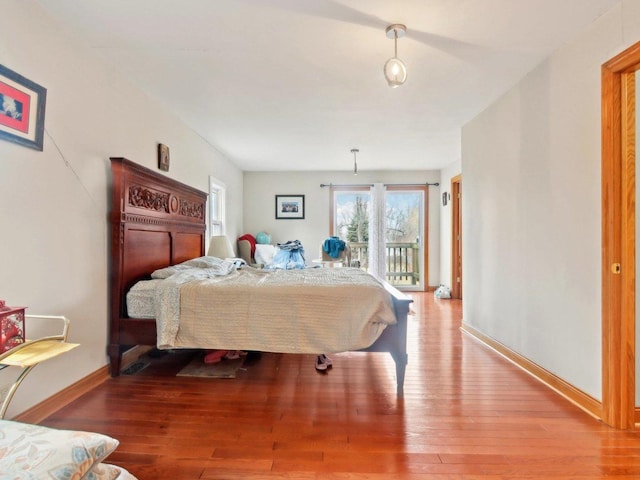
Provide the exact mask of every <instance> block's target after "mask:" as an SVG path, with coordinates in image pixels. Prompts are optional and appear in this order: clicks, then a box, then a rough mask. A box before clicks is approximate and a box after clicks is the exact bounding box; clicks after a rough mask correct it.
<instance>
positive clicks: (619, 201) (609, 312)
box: [602, 42, 640, 429]
mask: <svg viewBox="0 0 640 480" xmlns="http://www.w3.org/2000/svg"><path fill="white" fill-rule="evenodd" d="M639 68H640V42H639V43H637V44H635V45H633V46H632V47H630V48H628V49H627V50H625V51H623V52H622V53H620V54H619V55H617V56H616V57H614V58H613V59H611V60H609V61H608V62H606V63H605V64H604V65H603V66H602V420H603V421H604V422H605V423H607V424H609V425H611V426H613V427H615V428H621V429H632V428H634V422H635V243H636V241H635V113H634V112H635V71H636V70H638V69H639ZM629 102H632V103H629ZM617 264H619V265H620V271H619V273H615V272H614V270H615V265H617Z"/></svg>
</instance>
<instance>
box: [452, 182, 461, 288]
mask: <svg viewBox="0 0 640 480" xmlns="http://www.w3.org/2000/svg"><path fill="white" fill-rule="evenodd" d="M461 183H462V175H456V176H455V177H452V178H451V296H452V297H453V298H460V299H461V298H462V272H461V273H460V282H457V281H456V272H458V271H460V259H461V258H462V252H461V251H459V250H461V247H460V242H458V237H459V236H462V231H461V228H460V214H461V212H460V209H461V206H462V202H461V200H462V199H461V198H460V184H461Z"/></svg>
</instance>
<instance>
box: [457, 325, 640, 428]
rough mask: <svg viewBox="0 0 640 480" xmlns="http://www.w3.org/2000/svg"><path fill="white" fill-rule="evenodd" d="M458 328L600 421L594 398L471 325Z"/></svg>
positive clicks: (600, 409)
mask: <svg viewBox="0 0 640 480" xmlns="http://www.w3.org/2000/svg"><path fill="white" fill-rule="evenodd" d="M460 328H461V330H462V331H463V332H464V333H466V334H467V335H469V336H471V337H473V338H474V339H476V340H478V341H479V342H481V343H483V344H485V345H486V346H488V347H489V348H491V349H492V350H494V351H496V352H497V353H499V354H500V355H502V356H503V357H505V358H506V359H507V360H509V361H510V362H512V363H514V364H515V365H516V366H518V367H520V368H521V369H522V370H524V371H525V372H527V373H529V374H530V375H531V376H533V377H534V378H536V379H538V380H539V381H540V382H542V383H544V384H545V385H547V386H548V387H549V388H551V389H552V390H554V391H556V392H557V393H559V394H560V395H562V396H563V397H565V398H566V399H567V400H569V401H570V402H571V403H573V404H575V405H576V406H578V407H580V408H581V409H582V410H584V411H585V412H587V413H588V414H589V415H592V416H593V417H595V418H597V419H598V420H601V419H602V402H599V401H598V400H596V399H595V398H593V397H591V396H590V395H588V394H586V393H584V392H583V391H582V390H579V389H577V388H576V387H574V386H573V385H571V384H570V383H568V382H566V381H565V380H563V379H562V378H560V377H558V376H556V375H554V374H553V373H551V372H549V371H548V370H545V369H544V368H542V367H541V366H540V365H537V364H536V363H534V362H532V361H531V360H529V359H527V358H526V357H523V356H522V355H520V354H519V353H516V352H514V351H513V350H511V349H510V348H508V347H506V346H505V345H503V344H502V343H500V342H498V341H496V340H494V339H493V338H491V337H488V336H487V335H485V334H483V333H482V332H480V331H478V330H476V329H475V328H473V327H472V326H471V325H468V324H465V323H464V322H463V324H462V326H461V327H460ZM636 413H637V410H636ZM637 418H638V417H637V416H636V419H637Z"/></svg>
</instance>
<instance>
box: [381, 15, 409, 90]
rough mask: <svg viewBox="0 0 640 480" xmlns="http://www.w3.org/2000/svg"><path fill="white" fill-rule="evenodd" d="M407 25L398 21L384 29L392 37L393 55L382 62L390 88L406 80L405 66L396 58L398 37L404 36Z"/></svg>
mask: <svg viewBox="0 0 640 480" xmlns="http://www.w3.org/2000/svg"><path fill="white" fill-rule="evenodd" d="M405 33H407V27H405V26H404V25H402V24H400V23H394V24H393V25H389V26H388V27H387V30H386V34H387V37H389V38H393V46H394V49H393V57H392V58H390V59H389V60H387V62H386V63H385V64H384V76H385V78H386V79H387V83H388V84H389V86H390V87H391V88H396V87H399V86H400V85H402V84H403V83H404V82H405V81H406V80H407V67H406V66H405V64H404V63H403V62H402V60H400V59H399V58H398V38H401V37H404V35H405Z"/></svg>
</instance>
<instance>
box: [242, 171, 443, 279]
mask: <svg viewBox="0 0 640 480" xmlns="http://www.w3.org/2000/svg"><path fill="white" fill-rule="evenodd" d="M439 181H440V172H438V171H417V172H416V171H404V172H403V171H398V172H392V171H380V172H367V171H366V170H363V171H361V172H359V173H358V175H357V176H354V175H353V173H350V172H335V171H333V172H329V171H327V172H245V174H244V206H245V209H244V228H245V231H244V232H243V233H251V234H253V235H255V234H256V233H258V232H260V231H265V232H268V233H269V234H271V240H272V242H273V243H278V242H286V241H287V240H300V241H301V242H302V245H303V246H304V247H305V251H306V257H307V262H310V260H312V259H314V258H317V257H318V256H319V254H320V245H321V243H322V242H323V241H324V239H325V238H327V236H328V235H329V228H330V226H329V201H330V198H329V188H320V184H329V183H333V184H349V185H351V184H363V183H364V184H370V183H374V182H381V183H411V184H415V183H425V182H429V183H433V182H439ZM296 194H302V195H305V203H306V205H305V207H306V208H305V219H304V220H276V219H275V195H296ZM439 196H440V188H439V187H429V198H428V202H429V205H428V215H429V219H428V220H429V226H428V228H429V258H428V262H429V265H428V269H429V273H428V275H429V278H428V283H429V285H438V282H439V279H440V254H439V251H440V208H439V205H440V203H439V198H440V197H439Z"/></svg>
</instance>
